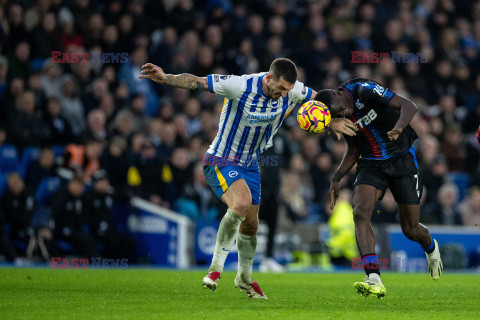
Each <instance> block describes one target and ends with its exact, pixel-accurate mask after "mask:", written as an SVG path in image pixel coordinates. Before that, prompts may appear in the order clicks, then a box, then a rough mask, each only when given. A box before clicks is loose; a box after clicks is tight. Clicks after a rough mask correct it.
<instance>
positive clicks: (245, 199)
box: [230, 194, 252, 217]
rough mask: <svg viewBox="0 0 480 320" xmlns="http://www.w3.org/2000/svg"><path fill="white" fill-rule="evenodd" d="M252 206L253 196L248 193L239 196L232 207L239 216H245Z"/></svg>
mask: <svg viewBox="0 0 480 320" xmlns="http://www.w3.org/2000/svg"><path fill="white" fill-rule="evenodd" d="M251 206H252V196H251V195H250V194H248V195H244V196H239V197H237V199H235V201H234V202H233V205H232V206H231V208H230V209H231V210H232V211H233V212H235V213H236V214H238V215H239V216H242V217H245V216H246V215H247V213H248V210H249V209H250V207H251Z"/></svg>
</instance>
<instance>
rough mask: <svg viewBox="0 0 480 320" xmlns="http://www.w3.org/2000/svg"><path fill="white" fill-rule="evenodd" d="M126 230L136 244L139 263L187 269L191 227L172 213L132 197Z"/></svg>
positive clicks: (186, 220)
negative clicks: (131, 210)
mask: <svg viewBox="0 0 480 320" xmlns="http://www.w3.org/2000/svg"><path fill="white" fill-rule="evenodd" d="M131 205H132V207H133V208H134V209H135V210H134V211H135V213H134V214H131V215H130V217H129V218H128V227H129V228H130V231H131V232H132V234H133V235H134V237H135V240H136V241H137V249H138V253H139V261H140V262H147V263H153V264H155V265H161V266H167V267H174V268H182V269H184V268H188V267H190V266H191V265H192V256H193V254H192V252H193V234H194V227H195V226H194V224H193V223H192V221H190V219H188V218H187V217H185V216H183V215H181V214H178V213H176V212H174V211H172V210H169V209H166V208H163V207H160V206H157V205H155V204H153V203H151V202H149V201H146V200H144V199H141V198H138V197H134V198H133V199H132V200H131Z"/></svg>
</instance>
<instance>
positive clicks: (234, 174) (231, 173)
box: [228, 170, 238, 178]
mask: <svg viewBox="0 0 480 320" xmlns="http://www.w3.org/2000/svg"><path fill="white" fill-rule="evenodd" d="M228 176H229V177H230V178H235V177H236V176H238V172H237V171H233V170H232V171H230V172H229V173H228Z"/></svg>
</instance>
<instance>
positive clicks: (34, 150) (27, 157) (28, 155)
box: [21, 147, 40, 177]
mask: <svg viewBox="0 0 480 320" xmlns="http://www.w3.org/2000/svg"><path fill="white" fill-rule="evenodd" d="M39 157H40V148H38V147H26V148H25V149H24V150H23V153H22V164H21V174H22V176H23V177H25V174H26V173H27V169H28V166H29V165H30V163H31V162H32V161H33V160H37V159H38V158H39Z"/></svg>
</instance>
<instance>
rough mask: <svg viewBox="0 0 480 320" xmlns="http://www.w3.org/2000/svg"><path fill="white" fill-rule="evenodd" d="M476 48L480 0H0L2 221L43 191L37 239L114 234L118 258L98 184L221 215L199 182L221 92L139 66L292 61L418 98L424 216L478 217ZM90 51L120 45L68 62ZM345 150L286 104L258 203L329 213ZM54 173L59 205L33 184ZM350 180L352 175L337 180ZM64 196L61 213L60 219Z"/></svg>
mask: <svg viewBox="0 0 480 320" xmlns="http://www.w3.org/2000/svg"><path fill="white" fill-rule="evenodd" d="M479 46H480V1H471V0H457V1H453V0H439V1H434V0H418V1H409V0H400V1H393V0H372V1H359V0H340V1H334V0H317V1H313V0H312V1H307V0H279V1H274V0H271V1H267V0H266V1H262V0H260V1H259V0H255V1H254V0H242V1H240V0H237V1H235V0H196V1H193V0H164V1H152V0H150V1H149V0H146V1H120V0H108V1H91V0H70V1H62V0H37V1H28V0H25V1H6V0H0V106H1V107H0V156H1V157H3V158H2V159H4V158H5V159H6V158H9V157H11V158H12V157H13V158H15V157H17V159H18V164H17V165H15V163H14V164H13V165H12V166H10V167H9V166H7V165H6V163H7V162H5V161H3V160H2V162H1V163H2V164H1V165H0V170H1V171H2V178H1V179H0V180H2V182H0V184H2V183H3V188H1V189H0V190H2V189H3V192H2V193H3V194H2V202H1V203H2V206H1V212H2V214H1V219H2V220H4V221H6V222H7V224H8V225H9V226H10V231H9V232H7V234H9V235H15V234H17V235H18V237H21V236H22V234H23V235H24V234H26V230H28V227H30V226H31V223H32V217H33V216H34V214H33V213H34V212H35V210H37V209H38V207H42V206H41V205H40V204H39V202H42V201H43V205H44V206H43V207H47V208H49V209H50V210H51V211H54V212H51V216H52V217H53V220H54V222H55V224H54V225H52V224H49V225H48V226H47V225H44V227H45V229H41V230H43V231H42V232H44V233H45V234H44V236H45V237H44V238H45V239H46V240H48V239H50V238H51V237H60V238H63V239H64V240H68V241H69V242H71V243H73V244H74V245H75V241H76V240H75V239H77V240H79V241H83V242H84V243H83V244H82V247H83V248H90V249H89V250H90V252H89V253H88V254H91V255H92V256H93V255H94V254H96V253H97V251H96V250H97V249H98V246H95V245H93V244H92V243H93V242H94V241H95V239H97V241H104V240H102V239H109V240H108V241H106V240H105V241H104V242H105V243H104V248H105V250H107V249H108V250H109V252H111V254H112V255H115V252H116V251H115V250H116V248H117V247H118V246H122V245H123V246H125V243H130V240H129V239H128V237H127V236H126V237H123V236H118V235H121V234H122V233H121V232H120V231H118V230H116V228H114V227H113V226H114V225H115V222H114V221H113V222H109V221H110V220H109V219H111V216H110V217H109V216H108V215H106V216H105V217H104V218H102V219H100V220H98V219H93V218H92V217H91V216H90V217H89V216H88V214H86V212H87V211H88V210H86V209H85V208H91V206H92V205H94V204H95V203H97V204H98V203H99V201H95V200H94V199H93V198H95V197H96V196H99V195H98V194H101V198H102V200H101V201H100V202H101V203H103V205H102V208H103V207H105V208H103V209H105V210H103V211H105V212H109V210H110V209H111V207H112V204H111V201H113V202H123V203H125V202H128V199H129V198H130V197H131V196H133V195H137V196H140V197H143V198H145V199H148V200H150V201H152V202H154V203H156V204H158V205H160V206H163V207H165V208H170V209H174V210H176V211H177V212H180V213H182V214H185V215H186V216H188V217H189V218H191V219H192V220H197V219H206V220H215V219H217V216H219V215H221V214H223V212H224V210H225V207H223V205H222V204H221V203H220V202H219V201H218V199H217V198H216V197H215V195H214V194H213V192H212V191H211V190H210V188H209V187H208V185H207V184H206V183H205V179H204V177H203V172H202V166H201V159H202V156H203V154H204V152H205V151H206V150H207V148H208V145H209V144H210V142H211V141H212V140H213V138H214V137H215V135H216V132H217V125H218V119H219V115H220V112H221V108H222V102H223V98H221V97H216V96H214V95H213V94H211V93H209V92H190V91H187V90H182V89H173V88H169V87H164V86H160V85H156V84H154V83H153V82H151V81H147V80H141V79H138V75H139V74H140V66H141V65H143V64H144V63H146V62H147V61H148V62H152V63H155V64H157V65H159V66H161V67H162V68H163V69H164V70H165V72H166V73H172V74H178V73H184V72H187V73H192V74H195V75H197V76H206V75H208V74H211V73H219V74H246V73H255V72H261V71H266V70H267V69H268V66H269V65H270V63H271V61H272V60H273V59H275V58H279V57H288V58H291V59H292V60H293V61H295V62H296V63H297V65H298V68H299V80H300V81H304V82H305V83H306V84H307V85H308V86H310V87H311V88H313V89H315V90H319V89H322V88H336V87H338V85H339V84H340V83H341V82H343V81H345V80H348V79H350V78H355V77H362V78H371V79H374V80H376V81H378V82H380V83H381V84H383V85H384V86H385V87H388V88H389V89H390V90H393V91H395V92H397V93H398V94H401V95H403V96H405V97H408V98H410V99H412V100H413V101H414V102H415V103H416V104H417V106H418V107H419V109H420V111H419V112H418V113H417V115H416V116H415V118H414V120H413V123H412V125H413V126H414V128H415V129H416V131H417V133H418V135H419V139H418V141H417V142H416V147H417V153H418V156H419V158H420V163H421V170H422V173H423V174H422V177H423V184H424V192H423V200H422V204H423V216H422V218H423V221H424V222H428V223H437V224H445V225H465V226H473V225H478V224H479V223H480V189H479V186H480V181H479V178H478V177H479V173H480V167H479V159H480V150H479V146H478V144H477V142H476V139H475V136H474V133H475V131H476V129H477V127H478V124H479V123H480V72H479V71H480V55H479V51H478V48H479ZM52 51H60V52H62V53H63V54H62V56H61V57H63V58H61V59H63V61H64V63H56V62H53V61H52ZM351 51H361V52H362V54H367V55H368V54H371V53H375V52H376V53H382V52H386V53H389V54H390V56H391V52H392V51H397V52H402V53H414V54H415V53H424V54H426V56H427V60H428V61H427V62H426V63H420V62H418V63H416V62H413V63H393V62H392V61H391V59H387V61H385V62H381V63H371V64H368V63H351V60H352V55H351ZM85 52H86V53H89V54H90V56H92V55H95V54H97V53H99V52H101V53H107V54H108V53H117V54H118V53H123V54H125V53H127V54H128V61H123V60H117V62H118V63H111V61H109V60H105V59H103V60H102V59H94V60H92V59H91V58H89V59H87V60H86V61H81V62H77V63H69V62H72V61H70V58H71V57H73V56H74V55H73V54H74V53H85ZM65 57H67V58H68V59H67V58H65ZM57 62H58V61H57ZM293 114H295V113H293ZM32 146H33V147H35V148H31V147H32ZM344 151H345V145H344V142H343V141H336V139H335V138H334V137H333V136H328V135H326V134H323V135H316V136H311V135H308V136H307V135H306V134H305V133H304V132H303V131H301V130H300V129H299V128H298V126H297V125H296V120H295V117H294V116H290V118H288V119H287V121H286V124H285V125H284V128H283V129H282V130H281V131H280V132H279V134H278V135H277V136H275V138H274V147H273V148H272V150H269V151H267V152H269V153H270V154H272V155H276V156H278V157H279V161H278V164H279V165H278V166H277V167H275V168H263V169H262V170H263V174H262V186H263V188H264V199H267V200H265V201H267V202H268V203H265V206H268V204H271V203H275V204H279V205H280V207H281V208H283V209H284V210H285V212H286V213H287V216H288V217H289V219H290V220H292V221H296V222H299V223H317V222H323V221H326V220H327V218H328V216H329V212H328V209H327V206H326V203H327V202H328V195H327V193H328V188H329V178H330V176H331V174H332V172H333V171H334V170H335V168H336V166H337V165H338V164H339V162H340V161H341V159H342V156H343V153H344ZM99 171H100V173H98V172H99ZM62 174H63V175H62ZM96 175H98V176H99V177H100V178H99V177H97V178H95V176H96ZM58 176H61V177H62V179H65V176H67V177H69V178H67V180H69V181H68V182H66V183H67V184H66V186H67V187H66V188H60V190H59V191H58V192H59V193H61V194H62V197H63V198H65V200H64V201H63V202H62V203H60V201H53V200H49V199H48V197H46V198H47V199H45V197H43V198H42V196H41V195H39V193H41V192H40V191H39V186H40V185H42V181H46V180H45V179H47V178H55V177H58ZM352 179H353V172H352V174H351V175H350V177H349V178H348V179H345V181H344V186H345V188H351V185H352ZM347 180H348V181H347ZM99 181H104V183H100V184H101V186H97V184H99ZM44 184H45V183H44ZM85 184H86V185H85ZM85 186H87V188H86V187H85ZM85 188H86V189H87V191H85ZM51 197H52V198H53V199H54V200H58V199H63V198H62V197H59V196H57V194H54V195H53V196H52V195H51ZM92 197H93V198H92ZM107 198H108V199H110V200H107ZM12 199H14V200H12ZM77 200H78V201H77ZM50 201H52V203H50ZM14 204H17V205H20V206H22V208H23V209H22V210H23V211H18V209H11V208H10V207H12V206H13V205H14ZM62 206H63V207H64V209H62V210H63V211H65V210H66V209H65V208H66V207H68V208H70V209H69V211H72V213H71V214H72V217H74V218H72V219H70V220H71V221H70V220H69V219H67V220H68V221H67V220H66V219H62V218H60V217H61V216H62V214H61V212H62V210H61V209H58V208H61V207H62ZM52 208H53V209H52ZM55 208H57V209H55ZM55 210H58V211H59V213H55ZM396 210H397V209H396V207H395V203H394V202H393V198H392V196H391V194H389V193H387V194H386V196H385V199H384V200H383V201H382V203H380V204H379V206H378V208H377V209H376V211H375V213H374V217H373V219H374V221H375V222H395V221H398V217H397V212H396ZM110 211H111V210H110ZM20 212H22V213H21V214H20ZM65 214H66V213H65ZM65 214H63V215H65ZM20 215H22V217H21V218H20V220H21V221H20V220H18V221H17V218H18V216H20ZM97 220H98V221H97ZM105 223H106V225H105ZM82 224H83V225H85V224H87V225H89V228H88V229H89V230H88V231H86V230H87V229H86V228H83V227H82V226H81V225H82ZM74 229H75V230H76V231H78V232H82V235H81V236H78V237H76V236H74V233H75V232H73V231H75V230H74ZM110 229H112V230H111V233H109V234H110V236H108V237H107V236H106V234H107V233H108V232H110ZM47 230H50V233H51V234H49V232H48V231H47ZM72 230H73V231H72ZM106 231H108V232H106ZM87 234H89V237H84V235H87ZM111 234H115V235H114V236H112V235H111ZM1 237H3V238H2V239H3V240H2V241H1V243H0V244H1V245H2V246H5V245H4V244H3V243H4V242H5V241H6V238H5V237H7V235H3V234H2V236H1ZM102 237H103V238H102ZM4 238H5V239H4ZM117 238H118V239H117ZM85 239H86V240H85ZM112 239H113V240H112ZM0 249H1V248H0ZM86 250H87V249H86ZM3 251H5V249H3ZM11 254H13V253H11Z"/></svg>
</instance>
